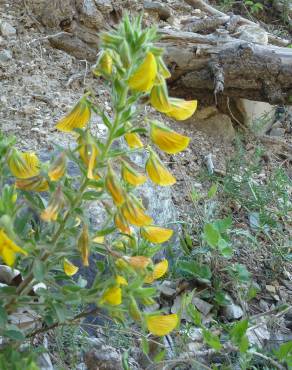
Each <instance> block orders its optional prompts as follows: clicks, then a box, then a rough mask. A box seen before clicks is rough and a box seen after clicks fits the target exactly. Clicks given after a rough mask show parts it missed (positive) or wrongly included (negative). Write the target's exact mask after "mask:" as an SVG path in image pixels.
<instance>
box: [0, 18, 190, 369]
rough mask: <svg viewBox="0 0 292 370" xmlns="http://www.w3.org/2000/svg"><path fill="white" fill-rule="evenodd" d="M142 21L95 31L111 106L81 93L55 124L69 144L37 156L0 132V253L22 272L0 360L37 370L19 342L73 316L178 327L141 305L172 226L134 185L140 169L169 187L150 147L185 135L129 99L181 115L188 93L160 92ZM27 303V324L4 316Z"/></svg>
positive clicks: (149, 328)
mask: <svg viewBox="0 0 292 370" xmlns="http://www.w3.org/2000/svg"><path fill="white" fill-rule="evenodd" d="M141 24H142V18H141V17H138V18H136V19H130V18H129V17H128V16H125V17H124V19H123V20H122V22H121V24H120V25H119V27H118V28H117V29H116V30H112V31H110V32H105V33H103V34H102V35H101V45H100V46H101V50H100V53H99V57H98V60H97V63H96V65H95V66H94V68H93V73H94V74H95V76H96V77H97V80H96V81H97V86H98V84H99V82H100V81H101V80H100V79H101V78H102V79H103V80H104V81H105V84H106V86H107V88H108V91H109V94H110V97H111V104H112V111H113V114H111V115H109V114H108V113H107V112H106V111H105V110H104V109H103V107H102V106H101V105H100V104H99V103H98V101H97V97H96V94H95V92H94V91H93V90H91V89H90V90H88V91H86V92H85V94H84V95H83V96H82V97H81V99H80V100H79V101H78V102H77V104H76V105H75V106H74V107H73V108H72V110H71V111H70V112H69V113H68V114H67V115H66V116H65V117H64V118H62V119H61V120H60V121H59V122H58V123H57V124H56V128H57V129H58V130H59V131H61V132H63V133H64V135H67V134H68V135H71V136H70V137H71V141H72V143H71V144H73V145H70V147H68V148H66V149H59V150H58V151H57V152H56V153H55V154H54V155H53V157H52V158H51V159H50V161H48V162H46V163H41V161H40V159H39V158H38V156H37V155H36V154H35V153H28V152H21V151H19V150H18V149H16V148H15V147H14V144H15V140H14V139H11V138H6V137H4V136H3V135H2V134H1V136H0V154H1V156H0V191H1V194H0V256H1V259H2V261H3V263H4V264H5V265H6V268H7V269H8V271H9V273H10V274H13V273H14V274H16V275H17V276H18V280H19V283H18V284H17V286H15V285H10V282H8V283H7V285H6V286H2V287H1V288H0V297H1V321H0V336H1V338H2V345H1V346H2V347H1V351H2V352H1V355H0V363H4V365H3V366H2V368H8V367H7V366H6V364H8V363H9V366H11V369H13V370H16V369H19V368H21V369H22V370H24V369H30V370H31V369H37V365H36V362H35V358H36V357H35V356H34V357H30V353H31V352H30V351H28V357H27V361H25V360H24V359H25V358H26V357H25V353H24V352H25V351H24V350H23V349H22V348H26V347H23V346H22V345H23V343H26V342H28V341H32V340H33V339H34V338H35V337H38V336H39V335H40V334H42V333H45V332H47V331H50V330H52V329H55V330H56V328H58V327H63V326H64V327H66V328H69V327H70V326H72V325H80V321H82V319H83V318H85V317H87V316H88V315H93V314H94V315H98V314H99V313H100V312H101V311H105V312H107V314H108V316H109V317H111V319H112V320H116V321H118V322H125V321H126V320H131V321H134V322H136V323H137V324H139V325H140V327H141V332H142V333H147V332H151V333H153V334H155V335H157V336H164V335H166V334H168V333H169V332H171V331H172V330H174V329H175V327H176V326H177V325H178V322H179V318H178V316H177V315H176V314H171V315H165V314H163V313H161V312H159V311H156V312H153V313H152V314H149V313H148V314H147V313H145V312H144V311H143V310H142V308H143V306H145V305H149V304H153V303H154V301H155V297H156V295H157V293H156V289H155V288H154V287H152V286H151V284H152V283H153V281H155V280H157V279H159V278H161V277H162V276H163V275H164V274H165V273H166V272H167V269H168V262H167V260H163V261H160V262H159V263H157V264H154V263H153V261H152V259H151V257H152V256H153V255H154V254H155V253H156V252H157V250H158V249H159V248H160V244H161V243H164V242H167V241H168V240H169V239H170V238H171V237H172V234H173V230H171V229H168V228H165V227H162V226H157V225H154V224H153V223H154V221H153V219H152V217H151V216H150V215H148V214H147V213H146V210H145V208H144V206H143V204H142V202H141V200H140V199H139V191H138V190H137V189H138V187H139V186H140V185H142V184H143V183H145V181H146V180H147V178H149V179H150V180H151V181H152V182H153V183H154V184H156V185H160V186H170V185H172V184H174V183H175V182H176V179H175V177H174V176H173V175H172V174H171V173H170V172H169V170H168V169H167V168H166V167H165V165H164V164H163V162H162V161H161V160H160V158H159V154H158V152H157V151H158V150H162V151H164V152H166V153H169V154H175V153H178V152H180V151H182V150H184V149H185V148H186V147H187V146H188V143H189V138H188V137H186V136H183V135H180V134H178V133H176V132H174V131H173V130H171V129H170V128H168V127H166V126H165V125H164V124H162V123H160V122H158V121H147V120H146V121H145V122H141V120H140V119H139V109H138V103H139V102H141V101H145V98H146V97H147V98H150V103H151V105H152V106H153V107H154V108H156V109H157V110H158V111H160V112H162V113H164V114H166V115H167V116H169V117H172V118H174V119H177V120H184V119H187V118H188V117H190V116H191V115H192V114H193V113H194V111H195V110H196V106H197V102H196V101H185V100H182V99H178V98H171V97H169V96H168V92H167V87H166V82H165V79H167V78H169V77H170V73H169V71H168V69H167V67H166V65H165V64H164V62H163V58H162V56H163V49H161V48H159V47H157V46H155V42H156V41H157V40H158V37H157V33H156V29H155V28H150V29H145V30H144V29H142V26H141ZM93 113H95V114H97V115H98V116H99V117H100V118H101V119H102V121H103V123H104V125H105V126H106V127H107V133H106V137H104V138H100V137H95V136H94V135H93V130H92V125H93V124H92V122H91V116H92V114H93ZM140 134H143V139H142V138H141V137H140ZM74 142H75V144H74ZM122 143H123V144H122ZM134 153H135V154H140V155H146V156H147V161H146V165H145V169H144V168H137V167H136V166H134V165H133V164H132V162H131V157H132V155H133V154H134ZM69 164H70V165H74V166H75V168H77V169H78V171H79V174H78V175H77V176H76V175H75V174H74V176H72V175H70V171H69ZM91 202H95V204H96V203H98V204H99V206H100V209H101V212H103V214H104V215H105V216H104V217H103V224H102V225H101V226H100V227H99V228H97V227H93V226H92V225H91V224H90V222H89V215H88V207H89V205H90V204H91ZM134 227H135V228H134ZM81 265H83V267H82V266H81ZM89 266H90V268H91V271H94V274H95V276H94V280H93V283H92V284H89V283H88V282H87V281H86V280H85V278H84V276H81V275H80V271H81V267H82V270H83V271H84V269H86V268H88V267H89ZM78 271H79V277H78V278H77V276H78V275H76V274H77V272H78ZM37 283H38V284H39V285H36V284H37ZM76 307H79V308H80V310H78V311H79V312H78V313H76ZM26 310H30V311H31V312H33V317H34V320H33V322H32V323H31V325H29V326H28V327H26V328H24V327H23V326H22V325H17V324H13V317H14V315H15V314H16V313H19V312H26ZM14 322H15V320H14ZM19 353H23V356H21V364H20V356H19ZM1 361H2V362H1ZM125 361H126V360H125Z"/></svg>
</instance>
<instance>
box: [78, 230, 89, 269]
mask: <svg viewBox="0 0 292 370" xmlns="http://www.w3.org/2000/svg"><path fill="white" fill-rule="evenodd" d="M78 249H79V251H80V253H81V259H82V263H83V266H89V260H88V259H89V233H88V226H87V225H86V224H83V228H82V231H81V233H80V235H79V239H78Z"/></svg>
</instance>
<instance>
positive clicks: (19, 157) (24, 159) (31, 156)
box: [8, 149, 40, 179]
mask: <svg viewBox="0 0 292 370" xmlns="http://www.w3.org/2000/svg"><path fill="white" fill-rule="evenodd" d="M8 166H9V169H10V171H11V173H12V175H13V176H15V177H17V178H19V179H28V178H30V177H34V176H37V175H38V174H39V172H40V162H39V159H38V157H37V156H36V154H35V153H20V152H19V151H18V150H16V149H14V150H13V152H12V154H11V155H10V156H9V158H8Z"/></svg>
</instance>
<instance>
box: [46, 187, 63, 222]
mask: <svg viewBox="0 0 292 370" xmlns="http://www.w3.org/2000/svg"><path fill="white" fill-rule="evenodd" d="M63 204H64V198H63V193H62V189H61V187H60V186H59V187H58V188H57V190H56V192H55V194H53V196H52V198H51V200H50V202H49V204H48V206H47V208H46V209H45V210H43V211H42V213H41V219H42V220H43V221H46V222H51V221H56V220H57V217H58V213H59V212H60V210H61V208H62V207H63Z"/></svg>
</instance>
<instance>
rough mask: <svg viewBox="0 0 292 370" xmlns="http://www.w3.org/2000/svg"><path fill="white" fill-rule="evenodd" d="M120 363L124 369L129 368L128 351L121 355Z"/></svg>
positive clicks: (129, 369)
mask: <svg viewBox="0 0 292 370" xmlns="http://www.w3.org/2000/svg"><path fill="white" fill-rule="evenodd" d="M122 365H123V369H124V370H131V368H130V366H129V352H128V351H125V352H124V353H123V356H122Z"/></svg>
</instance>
